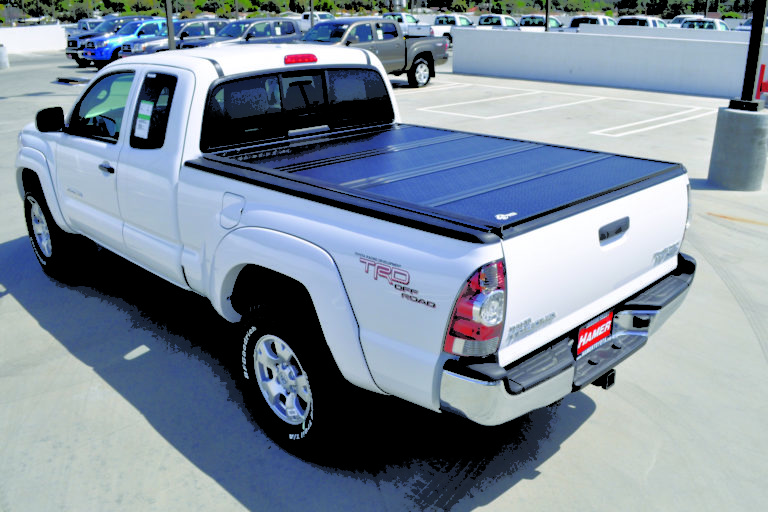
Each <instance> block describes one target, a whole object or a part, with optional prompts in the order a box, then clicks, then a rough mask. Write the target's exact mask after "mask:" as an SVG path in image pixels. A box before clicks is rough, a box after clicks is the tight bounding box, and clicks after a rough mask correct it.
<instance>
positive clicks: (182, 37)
mask: <svg viewBox="0 0 768 512" xmlns="http://www.w3.org/2000/svg"><path fill="white" fill-rule="evenodd" d="M188 35H189V34H187V33H186V32H182V33H181V34H179V39H184V38H185V37H187V36H188Z"/></svg>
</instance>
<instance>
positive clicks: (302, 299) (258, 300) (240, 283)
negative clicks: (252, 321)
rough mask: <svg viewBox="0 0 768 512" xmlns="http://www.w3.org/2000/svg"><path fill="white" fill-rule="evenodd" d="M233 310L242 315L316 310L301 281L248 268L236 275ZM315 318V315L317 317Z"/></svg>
mask: <svg viewBox="0 0 768 512" xmlns="http://www.w3.org/2000/svg"><path fill="white" fill-rule="evenodd" d="M230 300H231V304H232V308H233V309H234V310H235V311H237V312H238V313H239V314H240V315H245V314H247V313H249V312H251V311H254V310H256V309H259V308H262V307H269V308H271V307H280V305H282V304H285V305H286V306H285V307H286V309H296V308H297V306H298V307H300V308H301V309H304V308H311V311H312V312H313V313H314V312H315V308H314V304H313V303H312V298H311V297H310V295H309V291H307V289H306V287H304V285H303V284H302V283H300V282H299V281H297V280H295V279H293V278H291V277H288V276H286V275H285V274H281V273H279V272H275V271H274V270H270V269H268V268H264V267H260V266H257V265H246V266H245V267H243V269H242V270H240V273H239V274H238V275H237V279H236V281H235V285H234V288H233V289H232V296H231V299H230ZM315 315H316V313H315Z"/></svg>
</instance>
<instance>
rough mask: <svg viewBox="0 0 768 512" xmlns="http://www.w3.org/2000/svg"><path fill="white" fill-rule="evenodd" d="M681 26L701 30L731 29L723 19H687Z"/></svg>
mask: <svg viewBox="0 0 768 512" xmlns="http://www.w3.org/2000/svg"><path fill="white" fill-rule="evenodd" d="M681 28H692V29H699V30H723V31H725V30H731V29H730V28H729V27H728V25H726V24H725V22H724V21H723V20H713V19H707V18H702V19H700V20H686V21H684V22H683V24H682V26H681Z"/></svg>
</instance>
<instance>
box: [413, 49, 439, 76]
mask: <svg viewBox="0 0 768 512" xmlns="http://www.w3.org/2000/svg"><path fill="white" fill-rule="evenodd" d="M419 59H424V60H425V61H427V64H428V65H429V75H430V76H435V62H434V60H432V54H431V53H429V52H425V53H420V54H418V55H417V56H416V57H414V58H413V63H414V64H415V63H416V61H417V60H419Z"/></svg>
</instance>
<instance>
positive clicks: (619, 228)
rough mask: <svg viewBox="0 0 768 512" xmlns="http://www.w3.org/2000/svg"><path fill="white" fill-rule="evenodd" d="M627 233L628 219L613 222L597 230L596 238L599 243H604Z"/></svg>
mask: <svg viewBox="0 0 768 512" xmlns="http://www.w3.org/2000/svg"><path fill="white" fill-rule="evenodd" d="M627 231H629V217H624V218H623V219H619V220H615V221H613V222H611V223H610V224H606V225H605V226H603V227H601V228H600V229H599V230H598V236H599V237H600V243H601V244H602V243H606V242H608V241H610V240H611V239H613V238H616V237H619V236H621V235H623V234H624V233H626V232H627Z"/></svg>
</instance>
